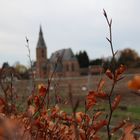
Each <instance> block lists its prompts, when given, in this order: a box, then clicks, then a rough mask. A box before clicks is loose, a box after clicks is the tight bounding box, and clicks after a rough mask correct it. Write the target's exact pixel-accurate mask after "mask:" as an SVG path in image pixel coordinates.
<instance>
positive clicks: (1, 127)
mask: <svg viewBox="0 0 140 140" xmlns="http://www.w3.org/2000/svg"><path fill="white" fill-rule="evenodd" d="M104 16H105V19H106V21H107V24H108V27H109V38H107V41H108V42H109V43H110V46H111V51H112V62H111V64H110V65H111V69H107V70H106V72H105V75H106V76H107V77H108V80H110V81H111V85H110V87H111V88H110V91H109V92H108V93H106V92H105V91H104V86H105V83H106V81H105V80H104V79H103V78H101V79H100V81H99V84H98V86H97V89H95V90H92V91H89V92H88V93H87V95H86V96H85V99H84V103H85V105H84V111H83V112H79V111H77V109H78V107H79V100H76V101H74V95H73V94H72V91H71V90H69V94H68V101H67V103H68V104H70V106H71V109H72V113H71V114H69V113H67V112H65V111H63V110H62V109H61V108H60V107H59V104H61V103H62V102H61V100H60V99H61V98H60V97H58V96H56V100H57V102H56V104H55V105H51V104H50V100H51V98H50V94H49V90H50V84H51V82H52V78H53V75H54V73H55V70H54V72H53V73H52V75H51V77H50V78H49V79H48V82H47V83H46V84H45V85H43V84H40V85H39V86H38V87H36V88H37V90H38V91H36V92H35V90H33V91H32V94H31V95H30V96H29V97H28V100H27V109H26V111H25V112H22V113H21V112H18V111H17V110H16V106H15V105H14V102H12V104H11V102H9V101H8V100H7V99H8V96H9V97H11V99H13V98H12V97H13V96H14V95H13V94H11V92H12V89H11V88H10V91H11V92H10V94H9V93H8V88H9V86H8V87H3V90H4V93H5V96H4V97H0V139H1V140H15V139H16V140H100V139H101V132H103V133H104V135H105V137H104V138H102V139H108V140H111V139H113V137H114V135H118V137H119V139H120V140H126V139H127V140H137V139H138V137H137V136H136V135H135V134H134V131H135V130H139V129H140V125H139V124H132V123H131V122H130V121H129V120H128V119H126V120H122V121H121V122H118V123H117V124H115V125H113V126H112V123H111V122H112V115H113V113H114V112H115V110H116V109H117V107H118V105H119V103H120V101H121V95H120V94H116V93H114V88H115V86H116V84H117V83H118V82H119V81H120V80H123V78H124V76H123V73H124V72H125V70H126V67H125V66H124V65H120V66H119V67H116V61H115V55H116V53H115V52H114V49H113V44H112V28H111V27H112V20H109V19H108V16H107V13H106V12H105V10H104ZM56 66H57V64H56ZM0 82H1V85H2V80H1V81H0ZM139 84H140V78H138V77H134V80H132V81H130V82H129V83H128V85H129V87H130V88H134V89H135V90H139V88H140V85H139ZM33 88H34V87H33ZM69 88H70V89H71V87H69ZM12 93H13V92H12ZM102 100H103V101H105V103H106V104H107V106H108V110H100V109H99V110H94V108H95V107H96V106H97V105H100V102H101V101H102ZM63 103H64V102H63ZM11 105H14V109H13V108H12V109H13V110H10V111H9V108H10V107H11ZM120 130H121V133H120V132H119V134H118V133H117V132H118V131H120Z"/></svg>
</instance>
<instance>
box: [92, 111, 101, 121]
mask: <svg viewBox="0 0 140 140" xmlns="http://www.w3.org/2000/svg"><path fill="white" fill-rule="evenodd" d="M101 114H103V112H102V111H98V112H96V113H95V115H94V116H93V120H96V119H97V118H98V117H99V116H100V115H101Z"/></svg>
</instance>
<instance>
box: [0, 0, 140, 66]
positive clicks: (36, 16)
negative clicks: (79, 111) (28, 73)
mask: <svg viewBox="0 0 140 140" xmlns="http://www.w3.org/2000/svg"><path fill="white" fill-rule="evenodd" d="M139 6H140V0H0V65H1V64H2V63H3V62H7V61H8V62H9V63H10V65H13V64H14V63H15V62H16V61H19V62H20V63H22V64H25V65H27V64H28V62H29V61H28V57H27V53H28V51H27V48H26V47H25V44H26V42H25V36H27V37H28V38H29V43H30V49H31V57H32V59H33V60H35V49H36V43H37V40H38V32H39V25H40V24H41V25H42V29H43V33H44V39H45V41H46V44H47V49H48V57H50V55H51V53H52V52H54V51H56V50H58V49H62V48H69V47H71V48H72V49H73V51H74V53H76V52H78V51H80V50H86V51H87V53H88V54H89V57H90V59H94V58H97V57H107V56H109V55H111V51H110V48H109V44H108V42H107V41H106V39H105V38H106V36H107V35H108V28H107V24H106V21H105V18H104V16H103V8H104V9H106V11H107V13H108V15H109V17H112V18H113V39H114V40H113V41H114V49H115V50H120V49H124V48H126V47H131V48H133V49H135V50H136V51H137V52H138V53H139V54H140V8H139Z"/></svg>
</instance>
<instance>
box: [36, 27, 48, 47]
mask: <svg viewBox="0 0 140 140" xmlns="http://www.w3.org/2000/svg"><path fill="white" fill-rule="evenodd" d="M40 47H41V48H42V47H43V48H46V44H45V41H44V37H43V32H42V26H41V25H40V30H39V38H38V42H37V48H40Z"/></svg>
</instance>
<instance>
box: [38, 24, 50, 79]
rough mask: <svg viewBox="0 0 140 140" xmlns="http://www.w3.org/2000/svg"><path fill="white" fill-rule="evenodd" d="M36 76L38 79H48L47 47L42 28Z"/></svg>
mask: <svg viewBox="0 0 140 140" xmlns="http://www.w3.org/2000/svg"><path fill="white" fill-rule="evenodd" d="M36 74H37V78H41V79H44V78H47V76H48V72H47V47H46V44H45V40H44V37H43V32H42V28H41V26H40V31H39V38H38V42H37V46H36Z"/></svg>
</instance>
